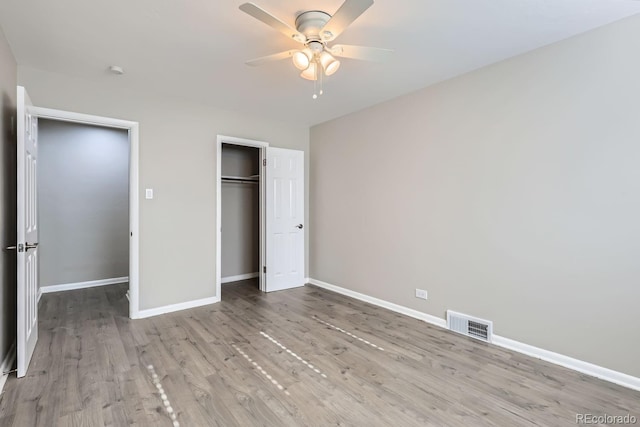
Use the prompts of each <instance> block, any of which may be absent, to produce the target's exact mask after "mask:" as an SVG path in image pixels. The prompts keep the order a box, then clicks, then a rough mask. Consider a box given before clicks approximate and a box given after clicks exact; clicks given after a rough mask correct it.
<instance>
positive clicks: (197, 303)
mask: <svg viewBox="0 0 640 427" xmlns="http://www.w3.org/2000/svg"><path fill="white" fill-rule="evenodd" d="M217 302H220V298H219V297H217V296H215V297H210V298H202V299H198V300H194V301H187V302H181V303H178V304H171V305H165V306H162V307H157V308H149V309H146V310H140V311H139V312H138V319H144V318H147V317H153V316H158V315H160V314H167V313H173V312H174V311H180V310H187V309H189V308H196V307H202V306H203V305H210V304H215V303H217Z"/></svg>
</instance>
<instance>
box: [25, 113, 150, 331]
mask: <svg viewBox="0 0 640 427" xmlns="http://www.w3.org/2000/svg"><path fill="white" fill-rule="evenodd" d="M32 111H33V115H34V116H37V117H38V118H42V119H51V120H58V121H64V122H71V123H80V124H87V125H97V126H101V127H109V128H116V129H126V130H127V131H129V317H130V318H131V319H138V318H139V317H140V315H139V311H140V300H139V282H138V280H139V263H140V254H139V248H140V235H139V222H140V210H139V175H138V170H139V157H138V147H139V141H138V138H139V129H138V128H139V125H138V122H131V121H128V120H120V119H112V118H109V117H100V116H92V115H89V114H81V113H73V112H70V111H62V110H54V109H51V108H42V107H33V109H32Z"/></svg>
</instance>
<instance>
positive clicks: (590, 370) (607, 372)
mask: <svg viewBox="0 0 640 427" xmlns="http://www.w3.org/2000/svg"><path fill="white" fill-rule="evenodd" d="M308 283H311V284H312V285H315V286H318V287H320V288H323V289H327V290H330V291H333V292H336V293H339V294H342V295H346V296H349V297H352V298H355V299H357V300H360V301H364V302H368V303H371V304H373V305H377V306H380V307H383V308H386V309H389V310H391V311H395V312H396V313H400V314H404V315H407V316H409V317H414V318H416V319H420V320H424V321H425V322H427V323H431V324H432V325H436V326H440V327H441V328H446V327H447V322H446V320H445V319H444V318H442V319H441V318H439V317H436V316H432V315H430V314H426V313H422V312H420V311H417V310H413V309H411V308H408V307H404V306H402V305H398V304H394V303H391V302H388V301H385V300H381V299H378V298H374V297H371V296H369V295H365V294H361V293H359V292H355V291H352V290H350V289H346V288H342V287H340V286H335V285H331V284H329V283H326V282H322V281H320V280H316V279H309V280H308ZM492 344H494V345H497V346H499V347H503V348H506V349H508V350H512V351H516V352H518V353H522V354H526V355H527V356H531V357H535V358H537V359H542V360H544V361H547V362H550V363H553V364H556V365H560V366H563V367H565V368H569V369H572V370H574V371H578V372H581V373H583V374H587V375H591V376H592V377H596V378H600V379H601V380H605V381H609V382H612V383H615V384H618V385H621V386H623V387H627V388H630V389H633V390H638V391H640V378H638V377H634V376H631V375H628V374H625V373H622V372H618V371H614V370H612V369H609V368H605V367H602V366H598V365H594V364H593V363H589V362H585V361H582V360H579V359H574V358H573V357H569V356H565V355H563V354H559V353H554V352H552V351H549V350H544V349H542V348H538V347H534V346H532V345H528V344H524V343H521V342H518V341H515V340H512V339H509V338H505V337H502V336H499V335H495V334H494V335H493V339H492Z"/></svg>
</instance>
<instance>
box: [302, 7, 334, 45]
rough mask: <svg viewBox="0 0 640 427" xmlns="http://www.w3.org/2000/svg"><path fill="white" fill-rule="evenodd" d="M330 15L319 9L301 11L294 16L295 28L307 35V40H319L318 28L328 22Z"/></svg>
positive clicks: (320, 28)
mask: <svg viewBox="0 0 640 427" xmlns="http://www.w3.org/2000/svg"><path fill="white" fill-rule="evenodd" d="M329 19H331V15H329V14H328V13H327V12H323V11H321V10H310V11H308V12H303V13H301V14H300V15H298V17H297V18H296V29H297V30H298V31H299V32H301V33H302V34H304V35H305V36H306V37H307V40H309V39H311V40H314V39H316V40H319V39H320V30H322V28H323V27H324V26H325V25H326V24H327V22H329Z"/></svg>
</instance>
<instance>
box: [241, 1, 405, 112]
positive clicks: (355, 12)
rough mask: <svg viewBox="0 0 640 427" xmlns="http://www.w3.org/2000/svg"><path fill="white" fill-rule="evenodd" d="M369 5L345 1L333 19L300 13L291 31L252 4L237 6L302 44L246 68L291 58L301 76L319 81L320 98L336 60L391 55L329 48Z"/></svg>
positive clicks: (317, 12) (374, 50) (336, 46)
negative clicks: (325, 80) (324, 78)
mask: <svg viewBox="0 0 640 427" xmlns="http://www.w3.org/2000/svg"><path fill="white" fill-rule="evenodd" d="M372 4H373V0H345V2H344V3H343V4H342V6H340V8H339V9H338V10H337V11H336V13H334V14H333V16H332V15H330V14H328V13H327V12H323V11H320V10H310V11H306V12H302V13H300V14H298V16H297V17H296V20H295V28H293V27H291V26H290V25H289V24H287V23H285V22H283V21H282V20H280V19H278V18H276V17H275V16H273V15H272V14H270V13H269V12H267V11H265V10H264V9H261V8H260V7H258V6H256V5H255V4H253V3H244V4H242V5H240V10H242V11H243V12H245V13H247V14H249V15H251V16H253V17H254V18H256V19H257V20H259V21H262V22H264V23H265V24H267V25H269V26H270V27H272V28H274V29H275V30H277V31H279V32H280V33H282V34H284V35H285V36H286V37H287V38H290V39H292V40H295V41H296V42H298V43H300V44H302V45H303V46H302V47H301V48H300V49H292V50H286V51H284V52H279V53H274V54H272V55H268V56H263V57H261V58H256V59H252V60H250V61H247V65H253V66H254V65H262V64H264V63H266V62H271V61H278V60H282V59H287V58H292V60H293V64H294V65H295V66H296V68H298V69H299V70H301V71H302V72H301V74H300V76H301V77H303V78H305V79H307V80H313V81H314V82H317V81H318V80H320V91H319V94H320V95H322V77H323V75H325V76H330V75H332V74H333V73H335V72H336V71H337V70H338V68H339V67H340V61H339V60H337V59H336V57H339V58H351V59H360V60H365V61H384V60H385V59H387V58H388V57H389V56H390V55H391V53H393V51H392V50H390V49H380V48H374V47H365V46H352V45H343V44H334V45H330V43H331V42H333V41H334V40H335V39H336V38H337V37H338V36H339V35H340V34H342V32H343V31H344V30H345V29H346V28H347V27H348V26H349V25H350V24H351V23H352V22H353V21H355V20H356V19H357V18H358V17H359V16H360V15H362V14H363V13H364V12H365V11H366V10H367V9H368V8H369V7H371V5H372ZM317 97H318V93H316V91H314V94H313V98H314V99H315V98H317Z"/></svg>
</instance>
